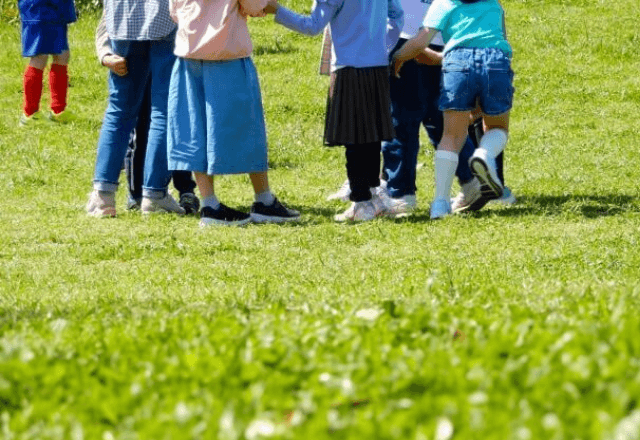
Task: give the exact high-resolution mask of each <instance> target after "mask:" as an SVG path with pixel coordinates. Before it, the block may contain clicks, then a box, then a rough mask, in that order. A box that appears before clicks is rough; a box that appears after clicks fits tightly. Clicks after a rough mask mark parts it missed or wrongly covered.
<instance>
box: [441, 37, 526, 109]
mask: <svg viewBox="0 0 640 440" xmlns="http://www.w3.org/2000/svg"><path fill="white" fill-rule="evenodd" d="M513 92H514V88H513V70H511V59H510V58H509V56H508V55H507V54H506V53H505V52H503V51H502V50H500V49H495V48H466V47H460V48H457V49H453V50H452V51H451V52H448V53H447V54H446V55H445V57H444V60H443V62H442V84H441V86H440V101H439V102H438V106H439V108H440V110H441V111H445V110H454V111H468V110H473V109H475V108H476V104H480V108H481V109H482V111H483V112H484V113H485V114H487V115H492V116H495V115H499V114H502V113H505V112H507V111H508V110H510V109H511V107H512V105H513Z"/></svg>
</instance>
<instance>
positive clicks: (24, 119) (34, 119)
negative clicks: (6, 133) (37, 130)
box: [18, 111, 43, 128]
mask: <svg viewBox="0 0 640 440" xmlns="http://www.w3.org/2000/svg"><path fill="white" fill-rule="evenodd" d="M42 119H43V117H42V113H40V111H37V112H35V113H34V114H32V115H29V116H27V115H25V114H24V113H22V114H21V115H20V122H19V123H18V126H19V127H22V128H24V127H28V126H33V125H35V124H37V123H38V122H41V121H42Z"/></svg>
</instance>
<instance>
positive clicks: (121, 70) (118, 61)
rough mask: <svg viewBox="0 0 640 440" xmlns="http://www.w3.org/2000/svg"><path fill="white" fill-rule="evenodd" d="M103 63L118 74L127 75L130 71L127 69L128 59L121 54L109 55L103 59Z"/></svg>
mask: <svg viewBox="0 0 640 440" xmlns="http://www.w3.org/2000/svg"><path fill="white" fill-rule="evenodd" d="M102 65H103V66H105V67H108V68H109V69H110V70H111V71H112V72H113V73H115V74H116V75H118V76H125V75H126V74H127V73H129V71H128V70H127V60H125V59H124V58H122V57H121V56H119V55H107V56H105V57H104V58H103V59H102Z"/></svg>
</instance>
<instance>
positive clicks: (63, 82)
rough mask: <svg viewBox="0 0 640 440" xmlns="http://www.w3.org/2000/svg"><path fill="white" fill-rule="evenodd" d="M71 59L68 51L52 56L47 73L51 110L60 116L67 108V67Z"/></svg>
mask: <svg viewBox="0 0 640 440" xmlns="http://www.w3.org/2000/svg"><path fill="white" fill-rule="evenodd" d="M70 57H71V55H70V53H69V51H68V50H65V51H64V52H62V53H61V54H59V55H52V63H51V70H50V71H49V91H50V92H51V110H52V111H53V113H55V114H56V115H57V114H60V113H62V112H63V111H64V109H65V108H67V92H68V90H69V74H68V72H67V65H68V64H69V58H70Z"/></svg>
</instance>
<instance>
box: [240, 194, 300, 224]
mask: <svg viewBox="0 0 640 440" xmlns="http://www.w3.org/2000/svg"><path fill="white" fill-rule="evenodd" d="M251 219H252V220H253V221H254V222H255V223H284V222H290V221H296V220H299V219H300V213H299V212H298V211H296V210H295V209H290V208H287V207H286V206H284V205H283V204H282V203H280V200H278V199H277V198H276V199H275V200H274V201H273V203H272V204H271V205H265V204H264V203H261V202H254V204H253V205H251Z"/></svg>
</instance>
